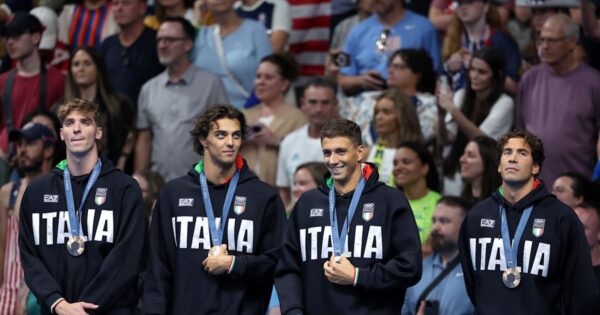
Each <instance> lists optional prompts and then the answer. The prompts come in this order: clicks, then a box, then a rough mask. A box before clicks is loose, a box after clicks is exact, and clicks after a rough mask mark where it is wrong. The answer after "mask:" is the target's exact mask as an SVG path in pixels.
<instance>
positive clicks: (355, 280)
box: [353, 267, 358, 286]
mask: <svg viewBox="0 0 600 315" xmlns="http://www.w3.org/2000/svg"><path fill="white" fill-rule="evenodd" d="M357 283H358V267H355V268H354V283H353V285H354V286H356V284H357Z"/></svg>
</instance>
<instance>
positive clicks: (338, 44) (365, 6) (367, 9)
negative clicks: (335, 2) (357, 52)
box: [331, 0, 375, 51]
mask: <svg viewBox="0 0 600 315" xmlns="http://www.w3.org/2000/svg"><path fill="white" fill-rule="evenodd" d="M374 4H375V0H357V1H356V11H357V12H356V14H355V15H352V16H350V17H347V18H345V19H344V20H342V21H341V22H340V23H339V24H338V25H337V26H336V27H335V29H334V31H333V35H332V36H331V49H335V50H336V51H337V50H339V51H341V49H342V48H343V46H344V43H345V42H346V38H348V34H349V33H350V30H351V29H352V28H353V27H354V25H356V24H358V23H360V22H362V21H364V20H365V19H366V18H368V17H370V16H371V14H373V5H374Z"/></svg>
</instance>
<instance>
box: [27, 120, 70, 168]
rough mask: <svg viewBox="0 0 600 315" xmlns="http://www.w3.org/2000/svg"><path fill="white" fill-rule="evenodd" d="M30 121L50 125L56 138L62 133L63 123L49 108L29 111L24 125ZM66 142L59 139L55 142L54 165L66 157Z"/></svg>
mask: <svg viewBox="0 0 600 315" xmlns="http://www.w3.org/2000/svg"><path fill="white" fill-rule="evenodd" d="M29 122H33V123H36V124H42V125H44V126H46V127H48V128H49V129H50V130H51V131H52V135H53V136H55V137H56V139H58V138H59V135H60V127H61V125H62V124H61V123H60V120H59V119H58V116H56V114H55V113H53V112H51V111H49V110H45V109H44V110H39V109H36V110H34V111H32V112H29V114H27V115H25V117H24V118H23V125H25V124H27V123H29ZM65 150H66V149H65V142H64V141H57V142H56V143H55V144H54V157H53V159H52V165H56V164H58V163H59V162H60V161H62V160H64V159H66V151H65Z"/></svg>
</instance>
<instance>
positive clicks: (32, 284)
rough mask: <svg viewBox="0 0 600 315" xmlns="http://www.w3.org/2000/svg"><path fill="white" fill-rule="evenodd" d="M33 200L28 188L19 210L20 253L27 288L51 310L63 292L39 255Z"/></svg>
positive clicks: (44, 306)
mask: <svg viewBox="0 0 600 315" xmlns="http://www.w3.org/2000/svg"><path fill="white" fill-rule="evenodd" d="M33 199H34V198H31V197H30V189H29V188H27V190H25V194H24V195H23V202H22V203H21V208H20V210H19V211H20V212H19V252H20V253H21V265H22V266H23V274H24V275H25V283H26V284H27V287H29V289H30V290H31V292H33V294H34V295H35V296H36V298H37V300H38V302H39V303H40V304H41V305H42V307H43V308H44V309H47V310H50V307H51V306H52V304H54V302H56V301H58V300H59V299H61V298H62V294H63V292H62V289H61V287H60V285H59V284H58V282H57V281H56V279H54V277H53V276H52V275H51V274H50V271H49V270H48V269H47V268H46V264H45V262H44V261H42V260H41V259H40V257H38V254H37V250H36V245H35V241H34V239H33V227H32V223H31V210H30V205H29V202H30V200H33Z"/></svg>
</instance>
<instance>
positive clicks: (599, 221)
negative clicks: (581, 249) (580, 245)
mask: <svg viewBox="0 0 600 315" xmlns="http://www.w3.org/2000/svg"><path fill="white" fill-rule="evenodd" d="M575 213H576V214H577V216H578V217H579V220H580V221H581V224H583V229H584V232H585V238H586V239H587V243H588V246H589V248H590V254H591V256H592V266H594V274H595V275H596V284H598V285H600V205H599V204H598V203H597V202H584V203H582V204H580V205H578V206H577V207H575Z"/></svg>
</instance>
